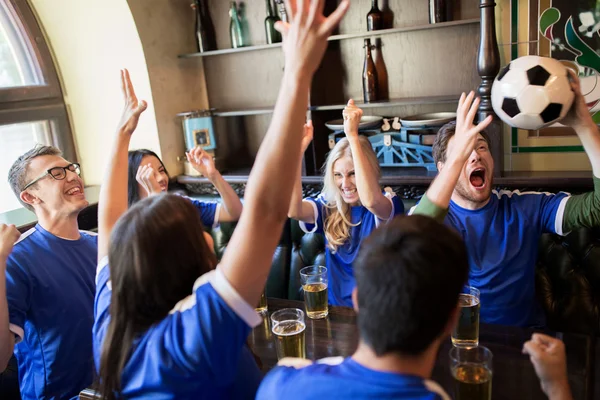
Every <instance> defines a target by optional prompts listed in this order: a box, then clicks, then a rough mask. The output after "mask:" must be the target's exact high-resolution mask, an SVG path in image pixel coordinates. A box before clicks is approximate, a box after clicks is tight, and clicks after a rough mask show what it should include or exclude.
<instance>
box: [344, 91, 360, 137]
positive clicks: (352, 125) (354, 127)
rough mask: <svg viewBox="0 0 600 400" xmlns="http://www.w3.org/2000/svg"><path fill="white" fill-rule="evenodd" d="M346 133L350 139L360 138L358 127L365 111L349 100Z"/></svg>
mask: <svg viewBox="0 0 600 400" xmlns="http://www.w3.org/2000/svg"><path fill="white" fill-rule="evenodd" d="M342 115H343V116H344V133H345V134H346V137H347V138H348V139H351V138H355V137H358V125H359V124H360V119H361V118H362V115H363V111H362V110H361V109H360V108H358V107H357V106H356V105H355V104H354V100H352V99H350V100H348V104H347V105H346V108H344V111H342Z"/></svg>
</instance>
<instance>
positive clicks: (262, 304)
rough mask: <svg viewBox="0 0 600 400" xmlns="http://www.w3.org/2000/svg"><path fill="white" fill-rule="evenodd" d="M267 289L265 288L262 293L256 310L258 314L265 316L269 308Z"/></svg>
mask: <svg viewBox="0 0 600 400" xmlns="http://www.w3.org/2000/svg"><path fill="white" fill-rule="evenodd" d="M266 291H267V288H265V289H264V290H263V292H262V294H261V295H260V301H259V302H258V305H257V306H256V308H255V310H256V312H257V313H259V314H262V315H265V314H266V313H267V310H268V307H267V293H266Z"/></svg>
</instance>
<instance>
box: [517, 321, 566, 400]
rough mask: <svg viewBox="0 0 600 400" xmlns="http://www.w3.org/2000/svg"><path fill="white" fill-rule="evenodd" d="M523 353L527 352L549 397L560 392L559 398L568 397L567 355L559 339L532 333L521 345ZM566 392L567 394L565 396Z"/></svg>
mask: <svg viewBox="0 0 600 400" xmlns="http://www.w3.org/2000/svg"><path fill="white" fill-rule="evenodd" d="M523 354H528V355H529V359H530V360H531V363H532V364H533V367H534V368H535V373H536V374H537V376H538V378H540V384H541V385H542V390H543V391H544V393H546V395H548V396H549V397H550V398H551V399H552V398H553V397H555V396H557V394H558V393H561V394H562V395H563V396H559V397H561V398H570V393H568V392H569V383H568V380H567V357H566V355H565V345H564V343H563V342H562V341H561V340H558V339H555V338H553V337H551V336H548V335H544V334H541V333H534V334H533V335H532V336H531V340H529V341H528V342H525V344H524V345H523ZM567 394H568V396H567ZM557 398H558V397H557Z"/></svg>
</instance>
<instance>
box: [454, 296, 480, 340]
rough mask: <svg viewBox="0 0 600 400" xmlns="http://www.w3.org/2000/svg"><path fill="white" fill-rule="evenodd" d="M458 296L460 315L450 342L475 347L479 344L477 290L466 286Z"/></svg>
mask: <svg viewBox="0 0 600 400" xmlns="http://www.w3.org/2000/svg"><path fill="white" fill-rule="evenodd" d="M463 292H464V293H461V294H460V295H459V298H458V305H459V307H460V315H459V317H458V322H457V324H456V326H455V327H454V331H453V332H452V344H453V345H454V346H457V347H475V346H477V345H478V344H479V309H480V307H481V305H480V301H479V290H477V289H475V288H473V287H469V286H466V287H465V289H464V290H463Z"/></svg>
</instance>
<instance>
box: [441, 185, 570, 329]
mask: <svg viewBox="0 0 600 400" xmlns="http://www.w3.org/2000/svg"><path fill="white" fill-rule="evenodd" d="M568 199H569V195H568V194H567V193H557V194H551V193H538V192H523V193H521V192H519V191H500V192H497V191H495V190H494V191H493V192H492V196H491V198H490V201H489V202H488V204H486V205H485V206H484V207H482V208H480V209H478V210H467V209H464V208H461V207H459V206H458V205H457V204H456V203H454V202H450V208H449V212H448V216H447V217H446V221H445V222H446V224H448V225H450V226H451V227H453V228H454V229H456V230H457V231H458V232H459V233H460V234H461V236H462V238H463V239H464V241H465V244H466V246H467V251H468V254H469V285H471V286H474V287H476V288H477V289H479V290H480V292H481V320H482V321H483V322H486V323H490V324H502V325H516V326H543V325H544V323H545V321H544V316H543V313H542V310H541V307H540V306H539V304H538V303H537V301H536V299H535V265H536V262H537V254H538V242H539V240H540V236H541V235H542V233H545V232H551V233H556V234H559V235H563V231H562V226H563V215H564V210H565V205H566V203H567V200H568Z"/></svg>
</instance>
